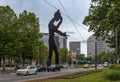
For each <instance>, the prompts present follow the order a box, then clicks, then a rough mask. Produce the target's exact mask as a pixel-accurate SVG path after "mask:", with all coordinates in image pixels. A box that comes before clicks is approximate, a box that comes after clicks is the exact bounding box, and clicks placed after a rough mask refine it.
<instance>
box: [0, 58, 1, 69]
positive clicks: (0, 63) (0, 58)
mask: <svg viewBox="0 0 120 82" xmlns="http://www.w3.org/2000/svg"><path fill="white" fill-rule="evenodd" d="M0 67H1V57H0Z"/></svg>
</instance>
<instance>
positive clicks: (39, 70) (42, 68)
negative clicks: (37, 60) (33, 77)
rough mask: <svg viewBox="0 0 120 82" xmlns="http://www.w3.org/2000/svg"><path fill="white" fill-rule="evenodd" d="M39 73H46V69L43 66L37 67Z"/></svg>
mask: <svg viewBox="0 0 120 82" xmlns="http://www.w3.org/2000/svg"><path fill="white" fill-rule="evenodd" d="M37 71H38V72H41V71H46V67H45V66H43V65H38V66H37Z"/></svg>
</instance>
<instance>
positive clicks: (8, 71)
mask: <svg viewBox="0 0 120 82" xmlns="http://www.w3.org/2000/svg"><path fill="white" fill-rule="evenodd" d="M15 72H16V70H15V67H6V70H5V71H3V70H2V67H0V74H11V73H15Z"/></svg>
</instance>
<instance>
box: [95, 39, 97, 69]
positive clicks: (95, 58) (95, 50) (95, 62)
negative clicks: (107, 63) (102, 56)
mask: <svg viewBox="0 0 120 82" xmlns="http://www.w3.org/2000/svg"><path fill="white" fill-rule="evenodd" d="M95 70H97V42H96V41H95Z"/></svg>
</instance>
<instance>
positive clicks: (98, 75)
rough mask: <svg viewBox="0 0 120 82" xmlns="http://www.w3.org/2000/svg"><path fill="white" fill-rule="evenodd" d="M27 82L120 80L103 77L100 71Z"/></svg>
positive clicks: (104, 81)
mask: <svg viewBox="0 0 120 82" xmlns="http://www.w3.org/2000/svg"><path fill="white" fill-rule="evenodd" d="M29 82H120V81H110V80H107V79H104V78H103V77H102V75H101V73H92V74H89V75H85V76H79V77H77V78H72V79H64V78H62V79H59V78H49V79H44V80H36V81H29Z"/></svg>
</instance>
